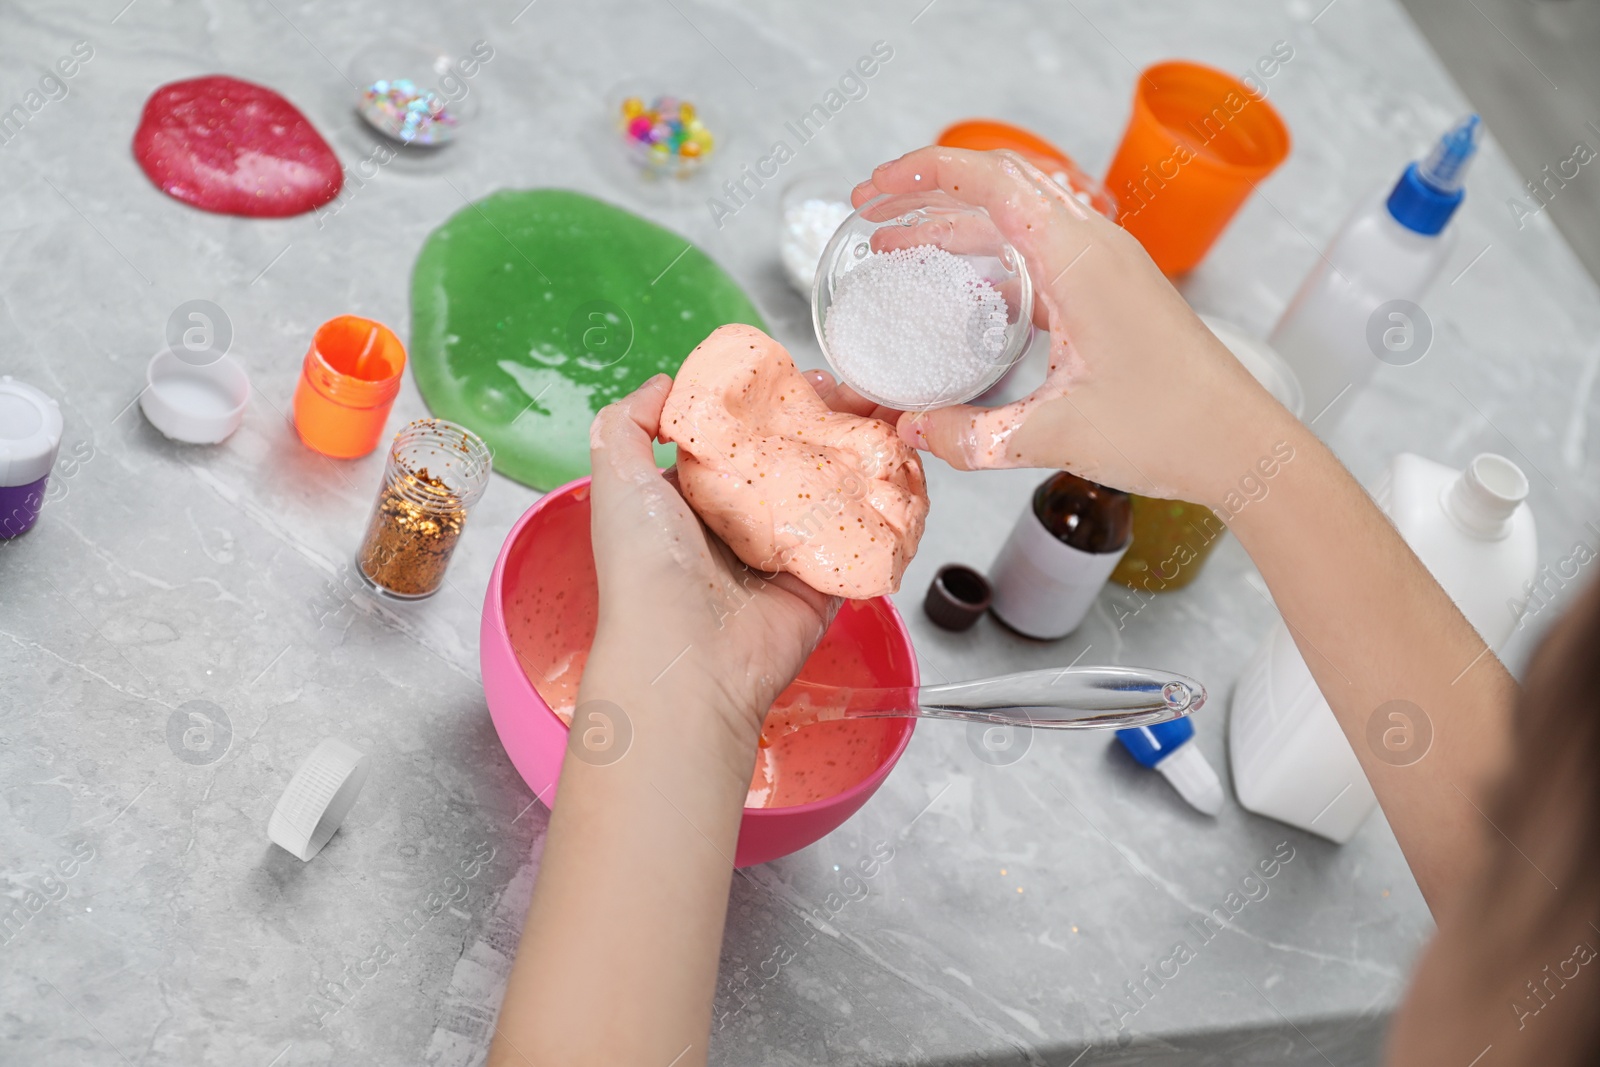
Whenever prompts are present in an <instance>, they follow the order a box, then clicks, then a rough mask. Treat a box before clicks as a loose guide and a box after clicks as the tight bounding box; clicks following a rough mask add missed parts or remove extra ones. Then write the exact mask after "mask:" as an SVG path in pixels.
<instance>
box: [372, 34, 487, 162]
mask: <svg viewBox="0 0 1600 1067" xmlns="http://www.w3.org/2000/svg"><path fill="white" fill-rule="evenodd" d="M482 65H483V62H482V61H481V60H480V59H479V58H478V57H477V56H476V55H473V54H470V53H469V54H466V55H462V56H453V55H448V54H445V53H443V52H438V51H435V50H433V49H431V48H425V47H422V46H419V45H416V44H412V43H410V42H407V41H399V40H392V39H388V38H384V39H380V40H378V41H376V42H374V43H373V44H371V45H369V46H368V47H366V48H365V49H363V50H362V51H361V52H360V53H359V54H358V55H356V57H355V58H354V59H352V60H351V61H350V71H349V77H350V79H351V80H352V81H353V82H354V83H355V85H356V86H357V97H356V113H357V114H358V115H360V116H361V118H362V119H363V120H365V121H366V123H367V125H369V126H371V127H372V128H373V129H375V130H377V131H378V132H379V133H381V134H383V135H384V136H385V137H388V138H390V139H391V140H394V141H398V142H399V143H400V144H403V145H406V146H407V147H415V148H437V147H438V146H440V145H444V144H448V143H450V142H451V141H453V140H455V139H456V137H457V136H458V135H459V134H460V132H461V129H462V128H463V127H465V126H467V125H470V124H471V122H472V120H473V119H475V118H476V117H477V115H478V112H479V110H480V105H481V103H482V101H481V96H480V94H481V90H480V88H479V86H478V80H477V76H478V72H479V70H480V69H481V67H482Z"/></svg>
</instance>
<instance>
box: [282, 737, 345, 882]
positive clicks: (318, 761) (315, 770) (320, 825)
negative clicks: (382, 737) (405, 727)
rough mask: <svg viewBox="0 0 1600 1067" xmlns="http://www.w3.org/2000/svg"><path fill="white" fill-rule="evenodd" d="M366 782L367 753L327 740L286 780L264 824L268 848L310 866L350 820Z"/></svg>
mask: <svg viewBox="0 0 1600 1067" xmlns="http://www.w3.org/2000/svg"><path fill="white" fill-rule="evenodd" d="M366 781H367V757H366V753H364V752H362V751H361V750H360V749H358V748H356V747H354V746H352V745H347V744H345V743H344V742H343V741H340V740H339V739H338V738H335V737H330V738H327V739H326V740H324V741H323V742H322V743H321V744H319V745H317V747H316V748H314V749H312V750H311V755H309V756H307V757H306V761H305V762H304V763H302V764H301V765H300V769H299V770H297V771H295V772H294V777H293V778H291V779H290V780H289V788H287V789H285V790H284V791H283V797H282V799H280V800H279V801H278V805H277V807H275V808H273V809H272V817H271V818H270V819H268V820H267V836H268V837H270V838H272V842H273V844H275V845H278V846H279V847H281V848H283V849H285V850H287V851H288V852H291V853H293V854H294V855H295V856H297V857H299V858H300V859H302V860H309V859H310V858H311V857H312V856H315V855H316V854H317V853H318V852H321V851H322V846H323V845H326V844H327V843H328V840H329V838H331V837H333V832H334V831H335V830H337V829H339V824H340V823H342V822H344V817H345V816H346V815H348V814H350V809H351V807H352V806H354V804H355V802H356V797H358V796H360V795H361V787H362V786H363V785H365V784H366Z"/></svg>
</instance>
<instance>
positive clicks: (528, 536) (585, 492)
mask: <svg viewBox="0 0 1600 1067" xmlns="http://www.w3.org/2000/svg"><path fill="white" fill-rule="evenodd" d="M535 576H544V577H546V578H548V579H549V580H551V581H552V582H555V583H559V584H560V585H562V586H564V587H565V588H564V592H566V593H567V594H575V595H578V596H587V597H588V598H589V600H590V601H592V600H593V599H594V595H595V582H594V560H593V555H592V552H591V549H590V544H589V479H587V478H582V479H580V480H578V481H575V482H569V483H568V484H566V485H564V486H562V487H561V488H559V489H556V490H554V491H552V492H550V493H547V494H546V495H545V496H544V497H542V498H541V499H540V500H539V502H538V503H536V504H534V505H533V507H531V508H529V509H528V510H527V511H526V512H525V513H524V514H523V516H522V518H520V519H518V520H517V523H516V525H515V526H513V527H512V528H511V533H510V534H508V535H507V537H506V540H505V544H504V545H503V546H502V547H501V549H500V558H499V559H497V560H496V561H495V565H494V573H493V575H491V576H490V579H489V592H488V595H487V596H486V597H485V598H484V603H483V625H482V630H481V632H480V635H479V636H480V640H479V645H478V655H479V661H480V663H481V665H482V668H483V690H484V695H485V696H486V697H487V699H488V702H489V713H490V715H491V716H492V717H493V719H494V727H495V730H496V732H497V733H499V735H500V743H501V744H502V745H504V746H505V750H506V755H508V756H510V757H511V762H512V763H513V764H514V765H515V766H516V768H517V772H518V773H519V774H521V775H522V778H523V781H525V782H527V783H528V786H529V787H530V788H531V789H533V791H534V792H535V793H536V794H538V797H539V799H540V800H542V801H543V802H544V803H545V806H546V807H550V806H552V805H553V804H554V803H555V794H556V782H557V779H559V777H560V775H561V761H562V759H563V758H564V756H565V755H566V750H567V726H566V724H565V723H564V722H562V721H561V719H560V718H559V717H557V715H556V714H555V712H554V711H552V710H551V709H550V705H549V704H547V703H546V702H545V701H544V699H543V698H542V697H540V695H539V692H538V690H537V689H535V688H534V685H533V682H532V681H531V680H530V679H529V677H528V673H527V671H526V670H525V669H524V666H523V664H525V663H526V664H528V665H529V666H530V667H532V668H534V669H535V670H536V671H540V672H544V671H549V670H550V669H551V668H552V666H553V665H558V664H560V663H561V662H562V661H563V660H565V659H566V658H567V657H568V656H569V655H570V654H571V653H572V652H574V651H576V650H577V648H576V646H578V645H579V644H580V643H581V644H582V645H583V646H585V647H586V646H587V642H588V641H589V638H590V637H591V636H592V634H591V633H589V632H581V633H580V632H579V629H578V628H577V627H566V628H563V627H562V626H559V625H553V624H551V623H552V620H549V619H541V620H539V621H538V622H537V623H535V624H533V625H532V626H531V627H530V626H526V625H523V624H521V623H520V622H519V620H515V619H513V625H511V626H509V627H508V625H507V607H508V604H510V603H511V602H512V601H513V599H514V598H515V596H516V594H517V593H518V591H519V589H520V588H522V586H523V585H524V583H527V582H531V581H536V580H539V579H538V578H537V577H535ZM513 610H515V608H513ZM536 637H537V638H540V639H541V640H542V641H543V642H544V647H539V644H540V641H539V640H534V638H536ZM564 637H570V638H571V642H570V644H571V645H572V646H573V647H564V648H553V647H549V646H550V645H551V644H553V643H559V642H560V640H561V638H564ZM825 640H827V641H829V642H830V643H834V642H839V641H844V642H848V643H849V644H850V645H852V646H854V651H855V652H856V653H858V656H857V657H856V659H855V664H856V669H857V670H861V669H865V670H866V671H867V672H868V674H870V677H868V678H863V677H860V676H852V677H846V678H836V677H830V676H829V674H828V673H827V672H828V671H829V670H830V669H832V668H831V666H830V665H831V664H832V663H833V662H835V661H834V660H831V659H829V660H823V659H821V658H819V657H818V656H813V657H812V660H811V661H808V662H807V665H806V677H808V678H809V679H811V680H813V681H818V682H824V683H829V684H836V685H857V686H859V685H878V686H914V685H917V684H918V677H917V659H916V655H915V653H914V651H913V649H912V646H911V635H910V634H909V633H907V632H906V628H905V624H904V623H903V622H902V621H901V619H900V615H899V613H898V612H896V611H895V609H894V605H893V604H891V603H890V602H889V600H888V598H887V597H879V598H877V599H874V600H868V601H855V602H849V603H846V604H845V606H844V608H843V609H841V610H840V612H839V615H838V617H837V618H836V619H834V622H833V625H832V626H831V627H830V628H829V630H828V635H827V638H825ZM914 726H915V720H913V719H871V720H858V721H854V722H848V723H828V724H822V725H819V726H816V727H812V728H811V729H813V730H841V731H847V732H848V734H849V735H850V736H851V737H852V739H853V740H855V741H857V742H859V741H860V739H861V738H862V737H863V735H865V736H867V737H869V738H871V740H872V741H873V742H874V744H873V746H872V747H873V753H872V763H871V765H870V770H868V771H867V773H866V774H865V776H864V777H861V778H860V779H858V780H857V781H855V783H854V784H852V785H849V786H846V787H845V788H843V789H842V790H841V791H839V792H837V793H834V794H833V795H832V796H828V797H825V798H824V799H821V800H817V801H813V802H811V803H808V804H797V805H794V806H791V807H779V808H745V809H744V820H743V822H742V823H741V824H740V827H739V845H738V848H737V850H736V851H735V853H734V863H735V864H736V865H738V866H740V867H748V866H751V865H752V864H756V863H766V862H767V861H768V860H775V859H777V858H778V857H780V856H787V855H789V854H790V853H791V852H798V851H799V850H800V849H802V848H805V847H806V846H807V845H810V844H813V843H815V842H817V841H819V840H821V839H822V838H823V837H824V836H826V835H827V834H828V833H830V832H831V831H833V830H834V829H835V828H837V827H838V826H839V825H840V824H842V823H843V822H844V821H845V820H846V819H848V818H849V817H850V816H851V815H854V814H855V812H856V810H857V809H858V808H860V807H861V805H863V804H865V803H866V802H867V798H869V797H870V796H872V794H873V793H875V792H876V791H877V789H878V786H879V785H880V784H882V782H883V780H884V778H886V777H887V776H888V774H889V770H890V769H891V768H892V767H893V766H894V765H895V762H896V761H897V760H899V758H900V754H901V753H902V752H904V751H905V748H906V745H907V744H909V743H910V741H911V731H912V728H913V727H914ZM796 736H798V735H796ZM841 736H843V734H841ZM624 758H626V757H624Z"/></svg>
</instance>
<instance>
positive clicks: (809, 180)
mask: <svg viewBox="0 0 1600 1067" xmlns="http://www.w3.org/2000/svg"><path fill="white" fill-rule="evenodd" d="M854 187H855V183H854V182H852V181H851V180H850V179H849V178H846V177H845V176H844V175H843V174H841V173H838V172H835V171H813V172H812V173H810V174H802V175H800V177H798V178H796V179H795V180H794V181H792V182H790V183H789V184H788V185H787V186H785V187H784V190H783V199H782V200H781V201H780V204H779V207H780V209H781V210H780V213H781V215H782V219H781V220H780V221H779V223H778V261H779V262H780V263H782V264H783V275H784V277H785V278H787V279H789V284H790V285H792V286H794V288H795V292H797V293H799V294H800V296H801V299H805V298H806V297H809V296H810V295H811V290H812V289H813V288H815V287H816V283H817V264H818V263H820V262H821V261H822V250H823V249H824V248H826V247H827V246H828V241H829V239H830V238H831V237H832V236H833V234H834V232H835V231H837V230H838V228H839V224H840V223H842V222H844V220H845V219H846V218H848V217H849V216H850V214H851V213H852V212H853V211H854V210H855V209H854V208H853V207H851V206H850V190H851V189H853V188H854Z"/></svg>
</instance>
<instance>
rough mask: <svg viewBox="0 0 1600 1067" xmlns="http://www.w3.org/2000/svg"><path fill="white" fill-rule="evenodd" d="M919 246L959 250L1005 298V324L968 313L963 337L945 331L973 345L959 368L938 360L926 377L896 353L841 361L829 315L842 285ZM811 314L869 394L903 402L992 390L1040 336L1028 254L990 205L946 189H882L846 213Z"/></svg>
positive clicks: (844, 369)
mask: <svg viewBox="0 0 1600 1067" xmlns="http://www.w3.org/2000/svg"><path fill="white" fill-rule="evenodd" d="M919 247H933V248H937V249H941V250H943V251H944V252H948V253H950V254H951V255H954V256H957V257H959V258H960V259H962V260H964V261H965V262H966V264H967V265H969V266H970V267H971V268H972V271H973V272H974V273H975V274H976V276H977V277H978V278H979V279H981V280H982V281H984V282H987V283H988V285H989V286H992V287H993V289H994V290H995V291H996V292H997V293H999V295H1000V296H1001V297H1003V298H1004V300H1005V317H1004V324H1003V326H1002V324H1001V323H1000V322H999V320H998V317H996V318H995V319H993V320H991V321H986V322H980V321H978V320H976V319H975V318H971V317H969V319H968V321H966V322H965V323H964V324H963V325H962V326H961V327H960V328H959V332H960V334H961V336H960V337H959V338H954V339H951V338H944V337H941V338H939V340H941V341H944V342H945V343H947V344H949V345H951V346H953V348H952V350H954V351H958V352H961V351H964V352H965V353H966V356H965V358H963V359H961V360H959V363H960V366H959V367H956V368H931V369H929V370H931V372H932V373H931V374H928V375H925V376H922V377H921V378H920V380H918V381H912V380H910V379H912V378H918V377H919V372H920V371H922V370H924V368H914V367H897V366H891V365H889V364H891V363H892V362H893V361H894V359H895V357H894V356H893V355H892V354H889V353H884V354H882V355H879V354H877V353H874V352H871V351H866V352H855V353H852V354H851V355H850V356H849V357H847V358H845V359H840V358H839V356H840V353H837V352H835V351H833V350H832V348H831V346H830V345H829V343H828V318H829V315H830V313H831V312H832V310H833V308H834V306H835V303H836V300H837V297H838V296H839V293H840V286H841V283H844V282H845V281H846V279H847V278H848V277H849V275H850V273H851V272H852V271H855V270H859V269H861V268H862V267H863V266H864V265H866V264H868V263H872V262H873V257H874V256H876V255H880V254H887V253H889V252H892V251H895V250H898V249H905V248H919ZM811 321H812V325H813V326H814V327H815V328H816V332H817V341H818V343H819V344H820V345H821V346H822V354H823V356H824V358H826V359H827V361H828V365H829V366H830V367H832V368H833V371H834V373H835V374H837V375H838V376H839V378H840V380H841V381H843V382H845V383H846V384H848V385H849V386H851V387H852V388H853V389H855V390H856V392H858V393H860V394H861V395H862V396H864V397H866V398H867V399H869V400H872V401H874V402H875V403H878V404H882V405H884V406H885V407H890V408H896V409H899V410H923V409H928V408H935V407H945V406H947V405H950V404H960V403H964V402H966V401H968V400H971V399H973V398H974V397H977V396H980V395H982V394H983V393H985V392H987V391H988V390H989V389H990V388H991V387H992V386H994V384H995V383H996V382H998V381H999V380H1000V379H1001V378H1003V377H1005V375H1006V372H1007V371H1009V370H1010V369H1011V368H1012V367H1013V366H1014V365H1015V364H1016V363H1017V361H1018V360H1019V359H1021V358H1022V355H1023V353H1025V352H1026V351H1027V349H1028V344H1029V342H1030V341H1032V339H1033V283H1032V281H1031V280H1030V279H1029V277H1028V268H1027V266H1026V265H1025V264H1024V263H1023V260H1022V256H1021V254H1020V253H1018V252H1017V250H1016V249H1015V248H1013V247H1012V246H1011V243H1010V242H1009V241H1007V240H1006V239H1005V236H1004V235H1003V234H1001V232H1000V230H999V228H998V227H996V226H995V224H994V222H993V221H992V220H991V219H990V218H989V213H988V212H987V211H984V210H983V209H982V208H980V207H974V206H972V205H969V204H964V203H962V202H961V201H959V200H956V199H955V198H954V197H952V196H950V195H949V194H947V193H944V192H942V191H939V190H933V191H930V192H919V193H903V194H896V195H892V196H880V197H878V198H876V199H874V200H870V201H868V202H867V203H865V204H863V205H861V207H860V208H858V209H857V210H856V211H855V212H854V213H853V214H852V215H851V216H850V217H849V218H847V219H846V220H845V221H844V223H843V224H842V225H841V226H840V227H839V229H838V231H837V232H835V233H834V235H833V239H832V240H830V241H829V242H828V246H827V248H825V249H824V250H823V253H822V261H821V262H820V263H819V264H818V266H817V277H816V283H815V285H814V287H813V289H812V293H811ZM885 325H887V326H889V328H891V329H892V328H895V327H896V326H899V327H901V328H903V329H905V330H907V331H910V330H915V329H918V328H925V326H926V324H925V323H922V322H918V321H914V320H912V319H911V318H909V317H908V318H907V320H906V321H904V322H901V323H893V322H891V323H886V324H885ZM897 393H898V394H899V395H896V394H897Z"/></svg>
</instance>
